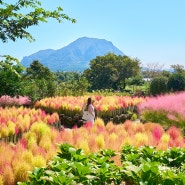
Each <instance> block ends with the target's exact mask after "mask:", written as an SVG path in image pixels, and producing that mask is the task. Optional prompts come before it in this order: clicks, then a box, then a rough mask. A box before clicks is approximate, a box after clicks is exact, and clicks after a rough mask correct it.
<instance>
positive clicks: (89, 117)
mask: <svg viewBox="0 0 185 185" xmlns="http://www.w3.org/2000/svg"><path fill="white" fill-rule="evenodd" d="M94 118H95V111H94V106H93V105H92V104H90V105H89V106H88V110H85V109H83V117H82V119H83V120H84V122H91V123H92V124H94Z"/></svg>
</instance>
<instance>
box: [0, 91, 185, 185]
mask: <svg viewBox="0 0 185 185" xmlns="http://www.w3.org/2000/svg"><path fill="white" fill-rule="evenodd" d="M183 95H184V94H182V95H181V94H178V95H176V97H177V99H178V98H181V102H183V101H184V99H183ZM169 96H170V95H169ZM171 96H172V97H173V96H174V95H171ZM179 96H180V97H179ZM93 98H94V99H96V102H95V107H96V108H97V109H98V110H99V111H107V112H109V111H114V110H116V111H118V110H120V109H123V108H124V109H126V108H127V107H129V106H133V105H134V106H135V105H137V104H138V105H139V106H140V113H141V116H143V117H144V113H145V111H146V107H147V106H149V105H150V107H152V105H155V106H156V107H157V105H158V106H159V107H160V105H161V104H160V103H156V102H155V101H157V100H158V99H159V100H160V101H161V99H160V98H164V97H157V98H154V99H142V98H137V97H135V98H134V99H133V98H130V97H129V98H126V99H125V100H123V99H124V98H123V97H121V98H120V97H114V96H113V97H98V96H94V97H93ZM106 98H107V99H106ZM166 98H168V96H167V97H166ZM174 99H175V98H174ZM177 99H175V100H174V101H177ZM85 100H86V97H82V98H79V99H78V98H77V97H74V99H73V98H72V97H63V98H60V97H57V98H56V99H55V98H50V99H49V98H48V99H44V100H41V101H39V102H38V103H36V108H37V109H35V108H25V107H23V106H20V107H15V106H12V107H4V108H0V139H1V142H0V185H1V184H2V185H14V184H16V183H17V182H24V181H25V180H28V176H29V173H28V171H32V170H33V169H34V168H35V167H38V168H41V167H46V166H47V164H48V162H49V161H51V160H52V159H53V158H54V156H55V155H56V154H57V152H58V151H59V148H58V145H59V144H63V143H70V144H71V145H73V146H74V147H75V148H81V149H83V151H84V153H85V154H87V155H88V154H90V153H93V152H98V151H100V150H103V149H112V150H115V151H116V152H118V153H120V152H121V150H122V146H126V145H130V146H133V147H137V148H139V147H141V146H154V147H155V148H156V150H158V151H160V150H167V149H170V148H174V147H175V148H176V147H178V148H184V147H185V139H184V135H183V131H182V127H178V125H177V124H171V125H168V127H165V129H164V127H163V125H162V124H159V123H160V122H156V121H155V122H152V121H146V120H145V123H144V124H143V123H141V122H137V123H136V122H132V121H130V120H127V121H126V122H124V123H122V124H114V123H113V122H111V121H109V122H108V123H107V124H105V122H104V121H103V119H102V118H100V117H97V118H96V120H95V124H94V125H91V123H86V124H85V125H84V126H82V127H80V128H77V127H74V128H73V129H67V128H63V129H62V130H61V131H59V130H58V129H56V128H55V127H53V126H52V125H55V123H57V122H59V115H58V113H57V112H54V111H52V112H53V113H52V114H47V113H46V112H45V111H44V110H42V109H41V107H47V108H48V109H53V110H57V109H60V111H62V110H64V109H65V111H69V112H70V111H74V110H77V111H81V106H82V104H83V103H84V101H85ZM172 100H173V98H172V99H171V101H172ZM178 100H179V99H178ZM150 101H153V102H154V103H153V104H152V103H151V102H150ZM69 102H71V103H69ZM164 102H165V101H163V103H164ZM166 102H168V101H166ZM72 105H73V106H72ZM74 105H75V106H74ZM183 105H184V103H181V104H180V103H178V106H179V107H178V109H181V110H182V109H183V108H181V107H182V106H183ZM161 107H162V106H161ZM161 107H160V110H161ZM144 108H145V109H144ZM156 109H157V110H158V109H159V108H155V109H154V108H153V110H154V111H155V110H156ZM144 110H145V111H144ZM147 110H152V108H147ZM168 110H170V111H169V112H170V113H171V114H172V113H173V111H175V110H176V109H173V111H172V108H171V109H168ZM174 115H176V114H174ZM183 115H184V114H183ZM161 119H162V117H161ZM181 119H182V120H184V118H183V117H181ZM175 125H176V126H175ZM181 126H182V121H181ZM114 162H115V164H117V165H118V166H119V165H121V163H120V157H119V156H117V157H114Z"/></svg>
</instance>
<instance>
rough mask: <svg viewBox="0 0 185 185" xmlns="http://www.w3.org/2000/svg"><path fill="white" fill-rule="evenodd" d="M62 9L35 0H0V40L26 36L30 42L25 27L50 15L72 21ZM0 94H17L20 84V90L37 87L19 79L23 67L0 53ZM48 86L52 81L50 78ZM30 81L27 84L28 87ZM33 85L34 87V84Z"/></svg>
mask: <svg viewBox="0 0 185 185" xmlns="http://www.w3.org/2000/svg"><path fill="white" fill-rule="evenodd" d="M62 12H63V9H62V8H61V7H57V8H56V9H55V10H53V11H50V10H46V9H44V8H43V7H42V4H41V1H39V0H17V1H16V0H15V1H14V2H5V1H4V0H0V40H1V41H2V42H7V41H8V40H12V41H16V40H17V39H27V40H29V41H30V42H31V41H34V38H33V36H32V35H31V33H30V32H28V28H30V27H32V26H37V25H39V23H41V22H47V21H48V20H49V19H50V18H53V19H55V20H57V21H58V22H59V23H62V22H63V20H68V21H71V22H72V23H75V22H76V20H75V19H72V18H70V17H68V16H67V15H66V14H64V13H62ZM0 57H1V58H2V59H0V68H1V69H0V78H1V80H0V84H1V90H0V94H1V95H3V94H7V95H12V96H13V95H17V94H18V93H21V85H24V92H23V94H24V93H25V92H26V87H28V89H37V86H35V83H36V82H35V81H34V83H32V82H30V81H29V82H30V83H28V84H27V83H25V79H24V81H23V82H22V83H21V84H20V81H21V76H20V74H21V72H22V69H23V67H22V66H21V65H20V63H19V61H18V60H17V59H15V58H13V57H10V56H9V55H2V56H0ZM48 84H50V87H53V84H52V83H51V82H50V83H48ZM29 85H30V87H29ZM34 87H35V88H34Z"/></svg>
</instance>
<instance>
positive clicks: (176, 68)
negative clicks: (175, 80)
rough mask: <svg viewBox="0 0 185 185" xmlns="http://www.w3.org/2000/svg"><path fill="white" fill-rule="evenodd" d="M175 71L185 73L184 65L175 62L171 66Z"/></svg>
mask: <svg viewBox="0 0 185 185" xmlns="http://www.w3.org/2000/svg"><path fill="white" fill-rule="evenodd" d="M170 67H171V68H172V69H173V71H174V73H181V74H185V69H184V66H183V65H179V64H174V65H171V66H170Z"/></svg>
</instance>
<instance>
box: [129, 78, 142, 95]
mask: <svg viewBox="0 0 185 185" xmlns="http://www.w3.org/2000/svg"><path fill="white" fill-rule="evenodd" d="M126 83H127V84H128V85H132V88H133V93H134V91H135V88H134V87H135V86H140V85H143V84H144V83H145V81H144V79H143V76H142V75H137V76H134V77H132V78H128V79H127V81H126Z"/></svg>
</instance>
